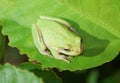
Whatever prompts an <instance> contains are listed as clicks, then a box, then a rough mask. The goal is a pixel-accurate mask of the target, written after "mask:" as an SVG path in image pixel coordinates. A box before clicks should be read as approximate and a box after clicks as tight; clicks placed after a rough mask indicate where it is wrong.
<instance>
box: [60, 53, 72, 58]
mask: <svg viewBox="0 0 120 83" xmlns="http://www.w3.org/2000/svg"><path fill="white" fill-rule="evenodd" d="M58 54H59V55H61V56H64V58H67V57H70V56H69V55H67V54H64V53H61V52H59V53H58Z"/></svg>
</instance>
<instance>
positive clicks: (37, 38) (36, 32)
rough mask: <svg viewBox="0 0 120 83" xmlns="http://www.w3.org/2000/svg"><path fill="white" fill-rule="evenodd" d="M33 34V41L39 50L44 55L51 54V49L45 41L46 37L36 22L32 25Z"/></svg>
mask: <svg viewBox="0 0 120 83" xmlns="http://www.w3.org/2000/svg"><path fill="white" fill-rule="evenodd" d="M32 36H33V41H34V43H35V45H36V47H37V49H38V50H39V52H40V53H41V54H43V55H48V56H51V55H50V51H49V50H48V49H47V46H46V45H45V43H44V39H43V36H42V33H41V30H40V28H39V26H37V25H36V24H33V25H32Z"/></svg>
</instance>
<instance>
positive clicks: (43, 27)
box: [32, 16, 82, 62]
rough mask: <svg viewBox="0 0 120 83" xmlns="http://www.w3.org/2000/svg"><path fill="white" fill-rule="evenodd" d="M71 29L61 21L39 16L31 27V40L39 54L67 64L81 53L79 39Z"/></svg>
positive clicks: (65, 22) (66, 23)
mask: <svg viewBox="0 0 120 83" xmlns="http://www.w3.org/2000/svg"><path fill="white" fill-rule="evenodd" d="M71 29H72V28H71V25H70V24H69V23H68V22H67V21H65V20H63V19H60V18H55V17H45V16H40V18H39V19H38V20H37V23H35V24H33V26H32V35H33V40H34V43H35V45H36V47H37V49H38V50H39V52H40V53H41V54H43V55H48V56H50V57H54V58H55V59H62V60H64V61H66V62H69V61H68V60H67V58H68V57H73V56H77V55H79V54H80V53H81V52H82V48H81V38H80V37H79V36H78V35H76V34H75V33H74V32H73V31H71Z"/></svg>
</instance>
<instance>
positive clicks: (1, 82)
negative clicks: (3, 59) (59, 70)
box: [0, 64, 43, 83]
mask: <svg viewBox="0 0 120 83" xmlns="http://www.w3.org/2000/svg"><path fill="white" fill-rule="evenodd" d="M0 83H43V82H42V80H40V78H37V77H36V76H35V75H34V74H32V73H30V72H28V71H26V70H21V69H17V68H15V67H14V66H12V65H10V64H6V65H4V66H2V65H0Z"/></svg>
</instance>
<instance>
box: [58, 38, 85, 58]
mask: <svg viewBox="0 0 120 83" xmlns="http://www.w3.org/2000/svg"><path fill="white" fill-rule="evenodd" d="M82 50H83V48H82V44H81V38H80V37H76V38H75V39H74V40H73V41H72V42H69V43H68V44H65V45H64V46H63V47H62V48H60V49H59V50H58V53H59V54H61V55H65V56H68V57H70V56H78V55H79V54H81V53H82Z"/></svg>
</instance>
